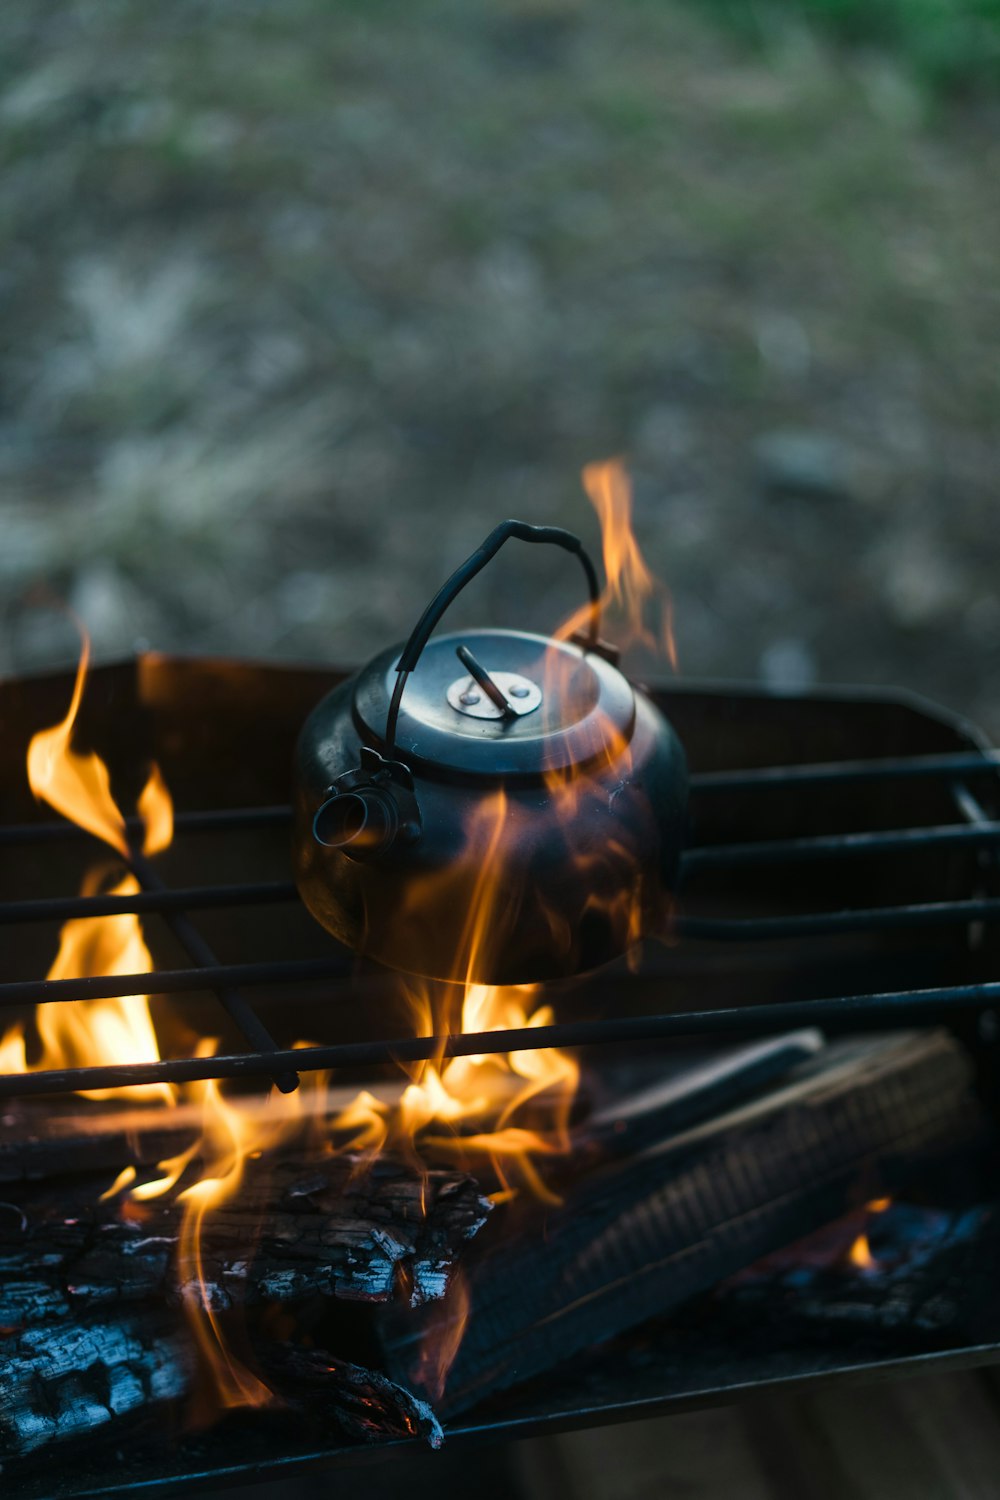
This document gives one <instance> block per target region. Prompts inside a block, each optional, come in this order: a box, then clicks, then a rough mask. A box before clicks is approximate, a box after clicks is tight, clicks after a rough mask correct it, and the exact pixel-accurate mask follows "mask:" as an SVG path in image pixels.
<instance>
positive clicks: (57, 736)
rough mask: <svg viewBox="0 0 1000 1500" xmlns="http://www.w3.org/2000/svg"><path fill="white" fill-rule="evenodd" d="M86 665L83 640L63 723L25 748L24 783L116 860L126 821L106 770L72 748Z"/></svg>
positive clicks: (98, 760) (122, 846) (96, 759)
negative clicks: (111, 850) (111, 852)
mask: <svg viewBox="0 0 1000 1500" xmlns="http://www.w3.org/2000/svg"><path fill="white" fill-rule="evenodd" d="M89 662H90V641H89V640H88V639H87V637H86V636H84V638H83V649H82V651H81V652H80V663H79V666H78V667H77V669H76V681H75V683H74V684H73V696H72V698H71V700H70V705H69V709H68V711H67V713H66V717H65V718H64V719H63V720H61V722H60V723H58V724H54V725H53V726H52V728H51V729H41V730H39V732H38V733H37V734H36V735H35V736H34V738H33V739H32V741H31V744H30V745H29V746H28V782H29V784H30V786H31V790H32V791H33V792H34V794H35V796H36V797H38V798H39V800H44V801H45V802H48V803H49V804H50V806H52V807H54V808H55V810H56V812H58V813H62V815H63V817H64V818H68V819H69V821H70V822H71V823H77V824H78V825H79V826H80V827H81V828H85V829H86V830H87V832H88V833H93V834H96V835H97V837H98V838H99V839H103V840H104V842H105V843H106V844H110V845H111V846H112V848H114V849H117V850H118V852H119V854H127V853H128V840H127V838H126V835H125V819H124V818H123V817H122V815H121V812H120V810H119V808H118V804H117V803H116V802H115V799H114V798H113V797H112V795H111V778H110V776H109V775H108V768H107V766H106V765H105V764H104V762H103V760H101V758H100V756H99V755H95V754H94V753H93V751H91V752H90V753H88V754H86V755H82V754H80V753H79V752H78V751H76V750H74V749H73V748H72V747H71V745H70V740H71V739H72V736H73V728H74V725H75V724H76V716H77V714H78V713H79V710H80V701H81V699H82V698H83V684H84V682H85V681H86V677H87V667H88V665H89Z"/></svg>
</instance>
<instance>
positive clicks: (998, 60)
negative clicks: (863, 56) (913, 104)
mask: <svg viewBox="0 0 1000 1500" xmlns="http://www.w3.org/2000/svg"><path fill="white" fill-rule="evenodd" d="M699 3H700V4H701V5H702V6H703V7H704V8H705V9H707V10H709V11H714V12H715V13H716V14H717V15H719V16H720V17H721V18H722V19H723V20H724V21H725V22H726V23H727V25H729V26H730V27H731V28H733V29H734V30H735V31H737V32H738V33H739V34H740V35H742V36H743V37H744V38H745V39H746V40H748V41H750V42H753V43H756V44H764V45H766V44H767V43H768V42H769V41H771V40H772V39H773V37H774V36H775V34H776V32H780V30H781V29H782V28H783V27H784V26H785V25H786V24H787V21H788V19H789V18H794V19H797V20H802V21H805V22H806V23H807V24H808V25H811V26H813V27H815V28H816V29H817V30H819V31H821V32H823V33H825V34H827V35H828V36H830V37H833V38H834V39H836V40H837V41H839V42H842V43H844V44H846V45H848V46H852V47H862V48H877V49H878V50H880V51H883V52H885V53H887V54H891V56H892V57H893V58H894V59H895V60H896V61H897V62H899V63H903V64H905V65H907V66H908V67H909V68H910V69H911V71H912V72H913V74H914V75H915V76H916V77H917V78H919V79H920V81H921V82H922V83H924V84H925V85H927V86H928V87H929V88H930V89H932V90H933V91H935V92H939V93H944V94H948V93H968V92H970V91H980V90H982V91H988V92H994V91H996V90H998V89H1000V0H699Z"/></svg>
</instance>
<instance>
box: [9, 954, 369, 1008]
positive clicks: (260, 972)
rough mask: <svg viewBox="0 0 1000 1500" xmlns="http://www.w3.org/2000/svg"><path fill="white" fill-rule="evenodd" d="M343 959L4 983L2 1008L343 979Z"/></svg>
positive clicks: (348, 969) (347, 970) (346, 967)
mask: <svg viewBox="0 0 1000 1500" xmlns="http://www.w3.org/2000/svg"><path fill="white" fill-rule="evenodd" d="M350 972H351V963H350V962H349V961H348V960H346V959H344V958H285V959H277V960H275V961H274V962H273V963H256V964H213V965H211V966H206V967H205V968H203V969H155V970H153V971H151V972H150V973H146V974H96V975H92V976H90V977H89V978H83V979H29V980H17V981H15V982H14V983H10V984H0V1009H6V1008H8V1007H10V1006H15V1005H45V1004H49V1003H51V1002H52V1001H57V1000H58V1001H63V1000H110V999H113V998H118V997H120V996H123V995H124V996H128V995H150V994H152V995H179V994H184V993H187V992H190V991H192V990H217V989H220V988H227V987H230V986H239V985H256V984H303V983H306V982H308V981H309V980H314V979H344V978H345V977H346V976H347V975H348V974H350Z"/></svg>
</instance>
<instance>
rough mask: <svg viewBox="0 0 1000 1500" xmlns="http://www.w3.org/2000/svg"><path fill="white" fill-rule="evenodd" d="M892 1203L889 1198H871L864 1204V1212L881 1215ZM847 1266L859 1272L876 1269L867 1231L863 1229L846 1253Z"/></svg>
mask: <svg viewBox="0 0 1000 1500" xmlns="http://www.w3.org/2000/svg"><path fill="white" fill-rule="evenodd" d="M891 1202H892V1199H891V1198H873V1199H872V1201H871V1202H870V1203H866V1204H865V1212H866V1213H867V1214H869V1215H871V1214H883V1213H885V1211H886V1209H887V1208H888V1207H889V1204H890V1203H891ZM847 1261H848V1264H849V1265H852V1266H854V1267H856V1269H857V1270H859V1271H874V1270H877V1268H878V1261H877V1260H876V1259H875V1256H874V1255H873V1254H872V1251H871V1246H870V1245H869V1243H868V1231H867V1229H863V1230H862V1231H861V1233H860V1234H859V1235H858V1236H857V1238H856V1239H855V1240H854V1242H853V1244H852V1245H851V1247H850V1249H849V1250H848V1252H847Z"/></svg>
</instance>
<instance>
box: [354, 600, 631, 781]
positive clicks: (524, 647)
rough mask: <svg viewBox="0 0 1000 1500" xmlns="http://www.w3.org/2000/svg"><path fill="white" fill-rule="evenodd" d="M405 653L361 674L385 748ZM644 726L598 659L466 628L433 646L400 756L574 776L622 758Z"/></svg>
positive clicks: (372, 731)
mask: <svg viewBox="0 0 1000 1500" xmlns="http://www.w3.org/2000/svg"><path fill="white" fill-rule="evenodd" d="M400 651H401V648H400V647H398V646H397V647H393V648H392V649H390V650H388V651H383V652H382V653H381V654H380V655H379V656H377V657H375V659H374V660H373V661H371V662H370V663H369V664H368V666H367V667H365V668H364V669H363V670H362V672H361V673H360V674H359V676H358V680H357V683H356V686H355V690H354V702H353V711H354V716H355V719H356V721H357V725H358V729H359V731H360V732H361V734H362V735H363V737H364V738H365V739H366V740H367V741H368V742H369V743H371V744H373V745H374V746H375V747H376V748H379V747H382V746H384V744H385V730H386V720H387V715H388V713H389V705H390V701H391V698H392V694H393V689H394V688H395V686H396V682H397V666H398V663H399V661H400ZM634 723H635V696H634V694H633V691H632V688H631V686H630V685H629V683H628V681H627V680H626V678H625V677H624V676H623V675H622V674H621V672H619V670H618V668H617V667H615V666H613V665H612V664H611V662H609V661H607V660H605V658H604V657H603V656H601V655H600V654H599V653H598V652H597V651H594V650H587V649H585V648H583V647H581V646H580V645H577V644H576V643H575V642H572V641H563V640H553V639H549V638H547V637H545V636H541V635H531V634H528V633H527V632H525V631H520V630H465V631H461V632H458V633H455V634H450V635H441V636H435V637H434V638H433V639H432V640H429V641H428V642H427V644H426V646H425V647H424V649H423V651H422V653H421V655H420V659H419V661H418V662H417V664H416V666H415V667H414V668H413V670H412V672H411V673H410V676H409V682H408V685H407V689H406V692H405V694H404V695H403V696H402V698H401V700H400V704H399V713H398V719H397V721H396V725H395V742H394V746H393V748H392V754H393V756H394V757H396V758H398V759H399V760H402V761H404V762H405V763H406V764H407V765H410V766H412V767H414V768H416V767H418V766H419V767H421V768H423V769H427V770H434V769H439V770H442V771H447V772H456V773H459V774H462V775H465V776H474V777H476V778H480V777H482V778H484V779H494V778H497V777H510V776H524V777H525V778H526V779H529V778H532V777H538V776H541V775H544V773H545V772H547V771H566V770H571V769H575V768H576V767H578V766H583V765H586V764H587V763H588V762H590V761H592V760H594V759H595V758H597V757H609V756H613V755H615V754H617V753H618V752H619V751H620V750H621V748H622V747H623V746H624V744H626V743H627V742H628V740H629V739H630V738H631V735H632V729H633V726H634Z"/></svg>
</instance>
